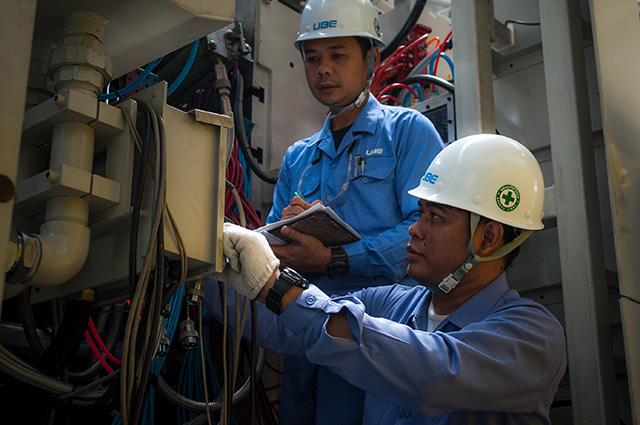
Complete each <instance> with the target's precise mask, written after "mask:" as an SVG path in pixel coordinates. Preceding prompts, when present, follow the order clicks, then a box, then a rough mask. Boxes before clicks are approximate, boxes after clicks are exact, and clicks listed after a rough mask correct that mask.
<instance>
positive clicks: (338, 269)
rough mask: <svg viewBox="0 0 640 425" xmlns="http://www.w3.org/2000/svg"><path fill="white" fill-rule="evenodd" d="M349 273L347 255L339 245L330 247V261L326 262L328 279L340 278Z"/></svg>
mask: <svg viewBox="0 0 640 425" xmlns="http://www.w3.org/2000/svg"><path fill="white" fill-rule="evenodd" d="M348 273H349V256H348V255H347V253H346V252H345V250H344V249H342V248H341V247H339V246H332V247H331V261H329V264H327V275H328V276H329V278H330V279H340V278H341V277H344V276H346V275H347V274H348Z"/></svg>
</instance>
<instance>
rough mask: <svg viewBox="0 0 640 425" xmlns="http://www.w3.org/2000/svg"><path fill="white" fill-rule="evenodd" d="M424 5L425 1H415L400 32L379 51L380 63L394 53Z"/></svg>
mask: <svg viewBox="0 0 640 425" xmlns="http://www.w3.org/2000/svg"><path fill="white" fill-rule="evenodd" d="M426 4H427V0H418V1H416V3H415V4H414V5H413V9H411V13H409V16H408V17H407V20H406V21H405V22H404V25H403V26H402V28H401V29H400V31H398V33H397V34H396V36H395V37H394V38H393V40H391V42H390V43H389V44H387V46H386V47H385V48H384V49H382V50H381V51H380V61H381V62H382V61H383V60H385V59H386V58H388V57H389V56H391V54H392V53H393V52H395V51H396V49H397V48H398V46H399V45H400V44H401V43H402V42H403V41H404V40H405V38H407V36H408V35H409V33H410V32H411V30H412V29H413V27H414V26H415V24H416V22H418V19H419V18H420V15H421V14H422V11H423V10H424V6H425V5H426Z"/></svg>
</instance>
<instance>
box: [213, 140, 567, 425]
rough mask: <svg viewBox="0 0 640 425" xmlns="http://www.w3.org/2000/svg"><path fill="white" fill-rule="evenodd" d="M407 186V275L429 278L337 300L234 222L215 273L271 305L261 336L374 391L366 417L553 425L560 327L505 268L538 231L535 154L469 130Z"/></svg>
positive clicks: (386, 424) (369, 420) (540, 184)
mask: <svg viewBox="0 0 640 425" xmlns="http://www.w3.org/2000/svg"><path fill="white" fill-rule="evenodd" d="M410 193H411V194H412V195H413V196H414V197H415V198H417V202H418V205H419V209H420V217H419V219H418V220H417V221H416V222H415V223H413V224H412V225H411V227H410V229H409V234H410V235H411V239H410V241H409V243H408V244H407V247H406V249H407V251H408V255H407V258H408V260H409V267H408V272H409V275H410V276H411V277H412V278H413V279H415V280H416V281H417V282H418V283H420V285H421V286H413V287H409V286H403V285H400V284H394V285H389V286H379V287H374V288H367V289H363V290H361V291H357V292H354V293H353V294H350V295H346V296H341V297H330V296H328V295H326V294H325V293H324V292H322V291H321V290H319V289H318V288H317V287H316V286H315V285H313V282H311V284H310V283H309V282H308V281H307V280H306V279H304V278H303V277H302V276H301V275H299V274H298V273H297V272H295V271H293V270H291V269H288V268H286V269H284V270H283V271H282V272H280V270H279V268H278V265H279V262H278V259H277V258H276V257H275V256H274V255H273V253H272V251H271V249H270V248H269V245H268V244H267V242H266V240H265V239H264V237H262V236H261V235H259V234H256V233H255V232H251V231H249V230H246V229H244V228H241V227H239V226H235V225H225V230H224V252H225V255H226V256H227V257H228V258H229V264H228V265H227V267H226V268H225V270H224V271H223V273H222V274H220V275H219V276H218V278H219V280H221V281H225V282H227V283H228V284H229V285H230V287H233V289H234V290H235V291H237V292H240V293H242V294H243V295H245V296H247V297H250V298H256V299H258V300H259V301H260V302H263V303H266V306H262V305H260V307H261V309H260V314H259V328H260V329H259V330H260V334H262V335H264V336H263V338H262V339H261V340H260V341H259V342H260V344H263V345H265V346H266V347H268V348H270V349H272V350H274V351H289V352H296V351H297V352H304V353H305V354H306V356H307V357H308V358H309V360H310V361H312V362H315V363H318V364H322V365H324V366H327V367H329V368H331V369H332V370H333V371H335V372H336V373H338V374H340V375H341V376H343V377H344V378H345V379H346V380H347V381H349V382H351V383H352V384H353V385H356V386H358V387H359V388H362V389H363V390H364V391H365V392H366V401H365V408H364V416H363V420H362V424H367V425H368V424H380V425H391V424H396V425H399V424H472V423H473V424H528V425H530V424H550V423H551V422H550V419H549V409H550V407H551V403H552V401H553V398H554V396H555V393H556V391H557V389H558V384H559V382H560V380H561V379H562V377H563V376H564V373H565V368H566V360H565V357H566V346H565V339H564V332H563V329H562V327H561V325H560V323H559V322H558V321H557V320H556V318H555V317H554V316H553V315H552V314H551V313H550V312H549V311H548V310H547V309H546V308H545V307H544V306H542V305H541V304H538V303H536V302H534V301H531V300H528V299H525V298H521V297H520V296H519V294H518V293H517V291H515V290H511V289H509V287H508V283H507V278H506V276H505V268H506V267H507V265H508V264H509V263H510V262H511V261H512V260H513V257H514V256H515V254H514V253H515V252H516V250H517V248H518V247H519V246H520V244H522V243H523V242H524V241H525V240H526V238H527V237H528V236H529V235H530V234H531V233H532V232H533V231H535V230H539V229H542V228H543V224H542V208H543V201H544V181H543V177H542V173H541V171H540V167H539V165H538V163H537V161H536V159H535V158H534V156H533V155H532V154H531V152H529V151H528V150H527V149H526V148H525V147H524V146H523V145H521V144H520V143H518V142H516V141H514V140H512V139H510V138H507V137H504V136H500V135H492V134H488V135H486V134H485V135H475V136H469V137H465V138H462V139H460V140H458V141H456V142H454V143H452V144H450V145H449V146H447V147H446V148H444V149H443V150H442V152H441V153H440V154H438V156H437V157H436V158H435V159H434V161H433V162H432V163H431V165H430V166H429V167H428V169H427V171H426V173H425V174H424V176H423V177H422V179H421V180H420V184H419V185H418V186H417V187H415V188H414V189H412V190H410ZM301 237H304V236H301ZM211 301H212V300H209V302H211ZM269 310H271V311H272V312H273V313H275V314H273V313H272V314H269ZM325 408H326V409H331V406H325Z"/></svg>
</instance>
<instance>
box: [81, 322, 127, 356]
mask: <svg viewBox="0 0 640 425" xmlns="http://www.w3.org/2000/svg"><path fill="white" fill-rule="evenodd" d="M89 329H90V330H91V334H92V335H93V337H94V338H95V340H96V342H97V343H98V345H99V346H100V350H102V352H103V353H104V354H106V356H107V357H108V358H109V360H111V361H112V362H113V363H115V364H117V365H119V364H120V363H121V361H120V360H119V359H117V358H116V357H115V356H114V355H113V354H111V352H110V351H109V349H108V348H107V346H106V345H105V344H104V342H103V341H102V338H101V337H100V334H99V333H98V329H96V325H95V324H94V323H93V319H92V318H91V317H89ZM85 338H86V335H85ZM101 357H102V356H101Z"/></svg>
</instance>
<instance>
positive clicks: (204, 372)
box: [198, 303, 211, 425]
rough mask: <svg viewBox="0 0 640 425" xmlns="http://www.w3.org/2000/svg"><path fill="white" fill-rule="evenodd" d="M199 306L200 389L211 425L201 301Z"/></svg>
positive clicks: (208, 421)
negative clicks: (202, 391) (202, 392)
mask: <svg viewBox="0 0 640 425" xmlns="http://www.w3.org/2000/svg"><path fill="white" fill-rule="evenodd" d="M198 307H199V308H200V314H198V327H199V329H200V335H201V337H200V341H199V342H200V344H199V346H200V360H201V366H202V389H203V390H204V403H205V410H206V412H205V414H206V416H207V423H208V424H209V425H211V409H210V408H209V394H208V392H207V369H206V366H205V360H204V359H205V357H204V338H202V335H203V333H202V303H199V304H198Z"/></svg>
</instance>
